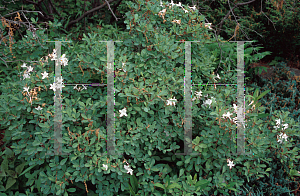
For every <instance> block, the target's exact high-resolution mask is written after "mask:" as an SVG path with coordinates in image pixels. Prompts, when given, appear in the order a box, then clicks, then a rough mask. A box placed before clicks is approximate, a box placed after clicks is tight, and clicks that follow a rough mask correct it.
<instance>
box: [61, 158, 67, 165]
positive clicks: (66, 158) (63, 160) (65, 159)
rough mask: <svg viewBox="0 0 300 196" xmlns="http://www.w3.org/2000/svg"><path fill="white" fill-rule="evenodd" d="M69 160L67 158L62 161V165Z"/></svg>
mask: <svg viewBox="0 0 300 196" xmlns="http://www.w3.org/2000/svg"><path fill="white" fill-rule="evenodd" d="M67 160H68V158H65V159H63V160H61V162H60V165H64V164H65V163H66V161H67Z"/></svg>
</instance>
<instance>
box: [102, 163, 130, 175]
mask: <svg viewBox="0 0 300 196" xmlns="http://www.w3.org/2000/svg"><path fill="white" fill-rule="evenodd" d="M124 162H126V163H127V161H125V160H124V161H123V163H124ZM102 166H103V167H104V168H105V170H107V169H108V165H105V164H102ZM124 169H126V170H127V173H130V175H132V172H133V170H132V169H131V168H130V166H129V164H128V163H127V165H124Z"/></svg>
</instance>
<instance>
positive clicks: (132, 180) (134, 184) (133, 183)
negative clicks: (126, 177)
mask: <svg viewBox="0 0 300 196" xmlns="http://www.w3.org/2000/svg"><path fill="white" fill-rule="evenodd" d="M130 184H131V186H132V188H133V191H134V193H137V192H138V181H137V179H136V177H135V176H134V175H130Z"/></svg>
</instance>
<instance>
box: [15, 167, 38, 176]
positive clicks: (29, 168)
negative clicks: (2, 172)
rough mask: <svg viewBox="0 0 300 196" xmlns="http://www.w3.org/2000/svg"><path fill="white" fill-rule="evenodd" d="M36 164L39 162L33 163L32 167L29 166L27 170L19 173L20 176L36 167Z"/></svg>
mask: <svg viewBox="0 0 300 196" xmlns="http://www.w3.org/2000/svg"><path fill="white" fill-rule="evenodd" d="M35 166H37V164H35V165H31V166H30V167H28V168H27V169H25V170H24V171H23V172H22V173H21V174H20V175H19V177H20V176H22V175H23V174H25V173H27V172H28V171H29V170H31V169H32V168H34V167H35Z"/></svg>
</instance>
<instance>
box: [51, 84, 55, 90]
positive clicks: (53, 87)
mask: <svg viewBox="0 0 300 196" xmlns="http://www.w3.org/2000/svg"><path fill="white" fill-rule="evenodd" d="M55 88H56V85H55V83H54V84H50V89H52V90H53V91H55Z"/></svg>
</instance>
